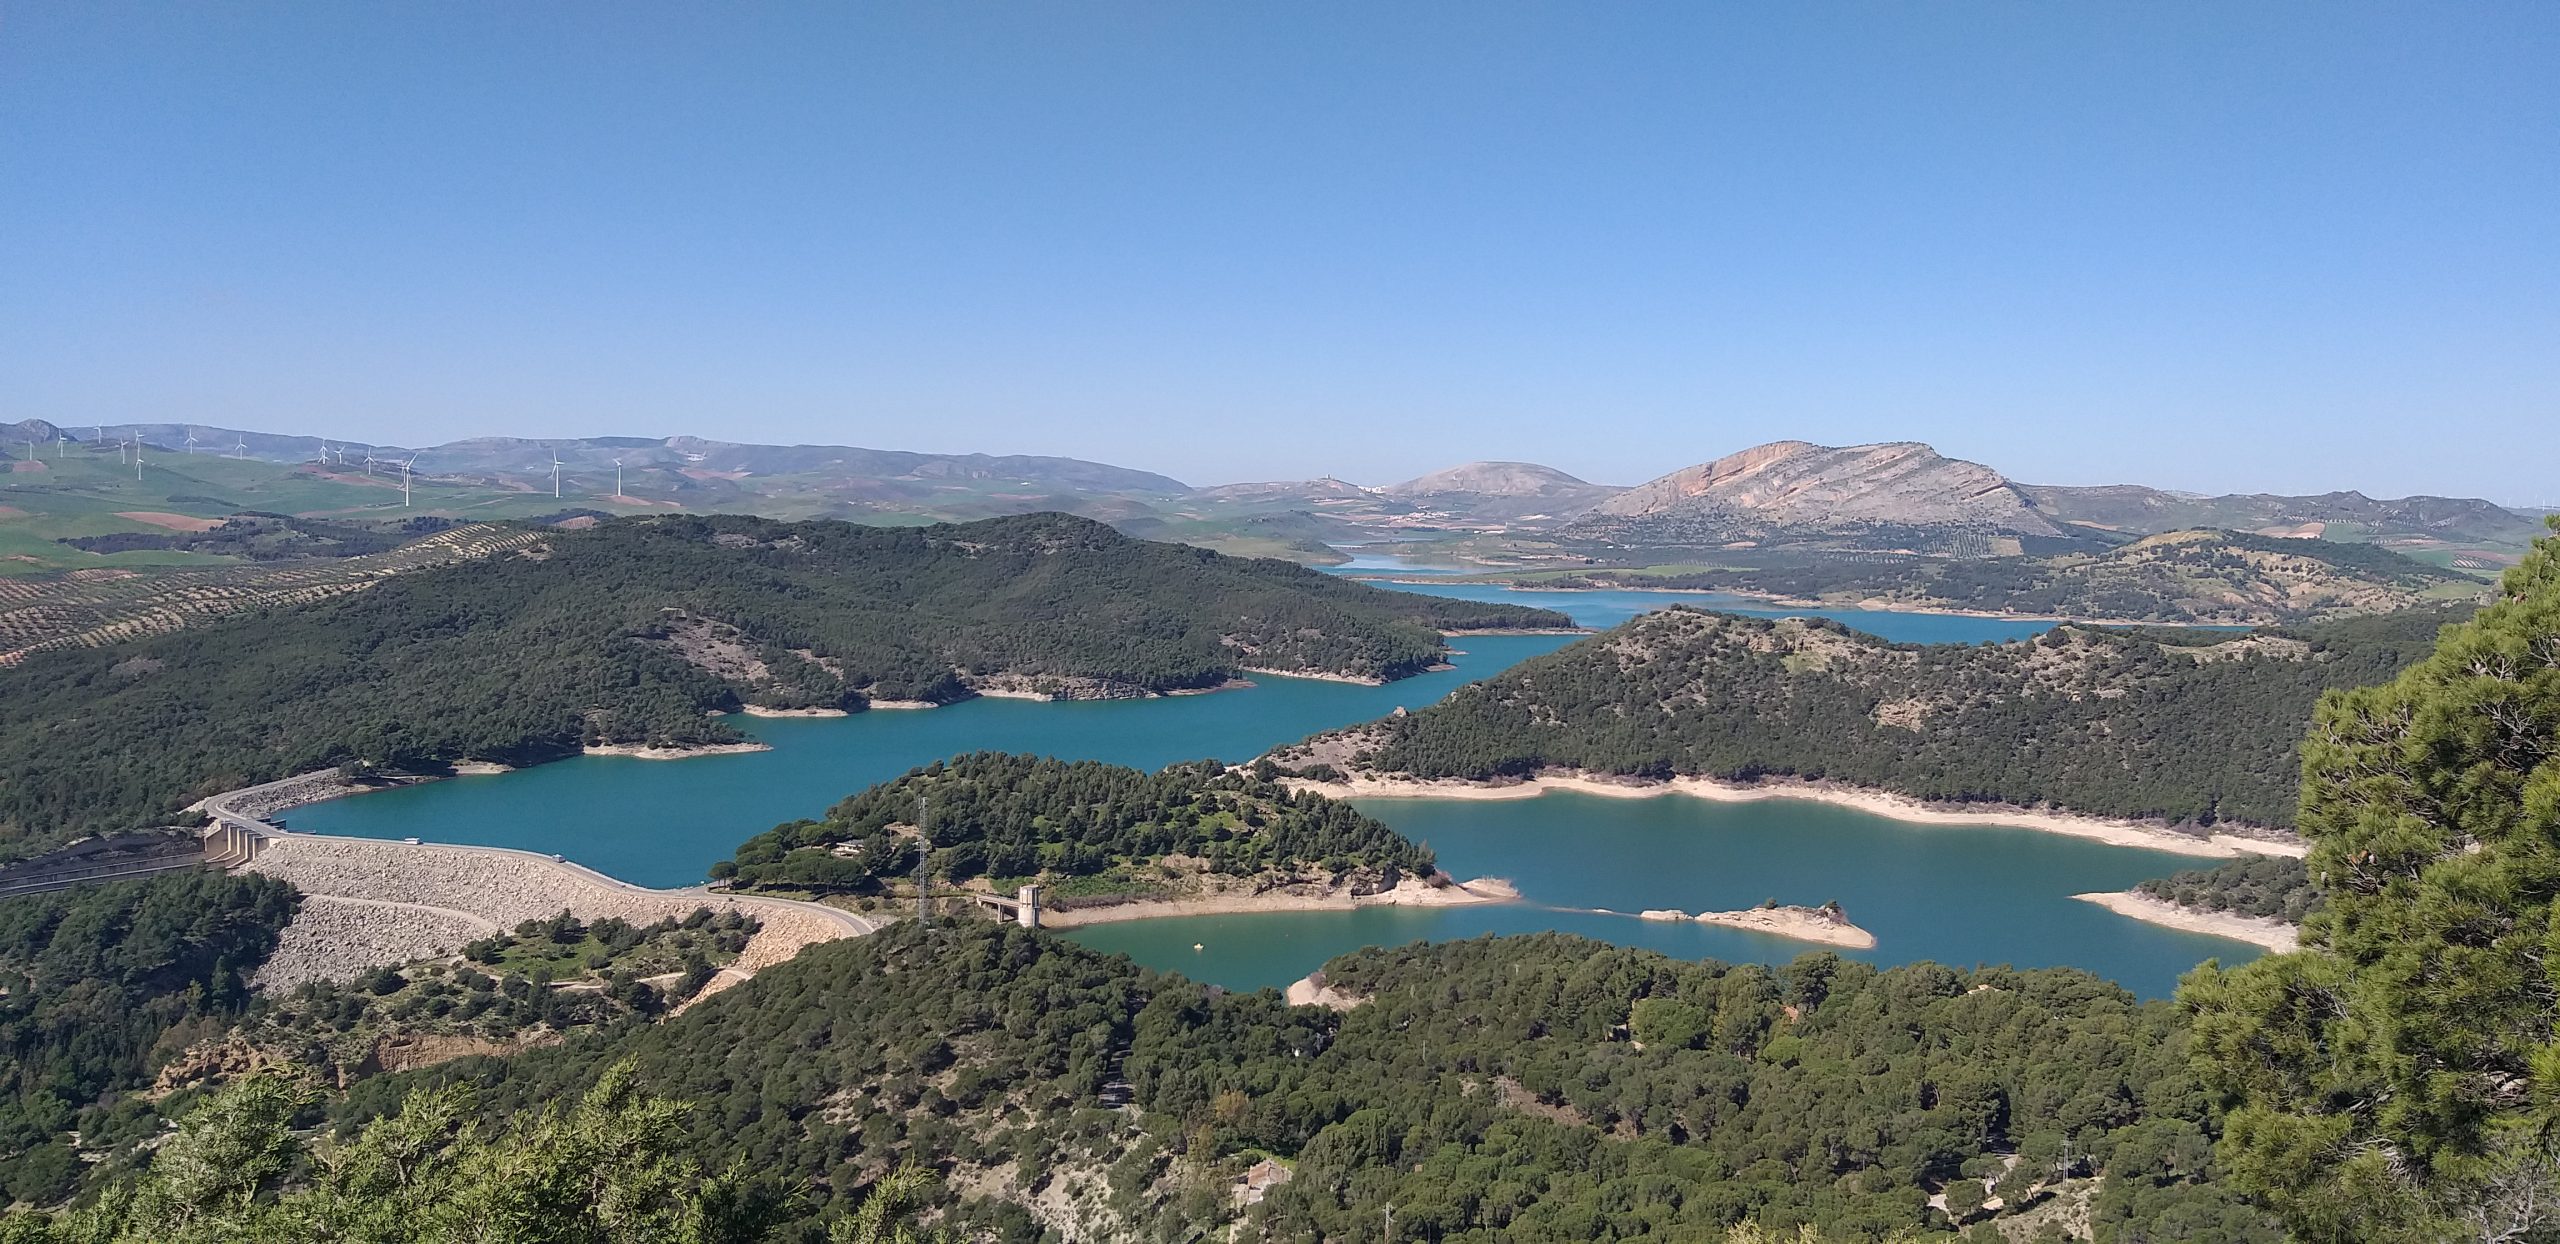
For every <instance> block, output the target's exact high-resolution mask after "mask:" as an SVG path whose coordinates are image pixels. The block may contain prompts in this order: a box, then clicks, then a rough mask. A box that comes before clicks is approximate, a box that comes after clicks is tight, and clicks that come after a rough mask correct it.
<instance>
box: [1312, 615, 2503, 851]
mask: <svg viewBox="0 0 2560 1244" xmlns="http://www.w3.org/2000/svg"><path fill="white" fill-rule="evenodd" d="M2454 616H2458V615H2455V614H2449V613H2443V612H2438V611H2433V610H2427V611H2409V612H2403V613H2397V614H2386V615H2382V616H2378V617H2371V618H2355V619H2346V620H2341V621H2338V622H2332V623H2326V624H2323V625H2321V626H2317V627H2309V628H2304V629H2301V630H2294V631H2275V632H2262V633H2259V634H2256V635H2251V636H2245V637H2244V636H2239V635H2233V634H2228V633H2214V632H2195V631H2166V632H2162V631H2143V632H2131V633H2127V632H2118V631H2109V630H2104V629H2098V628H2092V627H2081V626H2064V627H2057V628H2055V629H2054V630H2052V631H2049V632H2046V633H2045V634H2043V635H2039V636H2036V637H2035V638H2032V639H2025V640H2017V641H2013V642H2009V643H2001V644H1982V645H1960V644H1947V645H1930V646H1919V645H1907V644H1891V643H1886V642H1884V641H1882V640H1879V639H1875V638H1872V637H1870V636H1867V635H1863V634H1860V633H1858V632H1856V631H1852V630H1849V629H1847V628H1846V627H1843V626H1840V625H1839V624H1837V623H1833V622H1828V621H1823V620H1820V619H1796V618H1788V619H1778V620H1767V619H1759V618H1746V617H1736V616H1731V615H1726V614H1717V613H1708V612H1702V611H1699V610H1695V609H1688V608H1675V609H1668V610H1664V611H1662V612H1659V613H1653V614H1647V615H1645V616H1643V617H1640V618H1637V619H1635V620H1634V621H1632V622H1628V623H1626V624H1625V625H1623V626H1620V627H1618V628H1617V629H1616V630H1613V631H1610V632H1608V633H1607V634H1604V635H1599V636H1595V637H1593V638H1590V639H1586V640H1583V641H1580V642H1578V643H1575V644H1572V645H1569V646H1567V647H1565V648H1562V649H1559V650H1558V651H1556V652H1553V653H1549V654H1547V655H1545V656H1542V657H1537V658H1533V659H1531V660H1528V661H1524V662H1522V663H1521V664H1519V665H1517V666H1515V667H1513V668H1512V669H1510V670H1508V671H1506V672H1505V673H1503V674H1501V675H1500V676H1498V677H1495V678H1492V679H1488V680H1486V681H1484V682H1482V683H1477V684H1474V685H1472V686H1468V687H1463V688H1460V689H1459V690H1458V691H1457V692H1455V693H1454V694H1452V695H1451V696H1450V697H1449V698H1448V699H1447V700H1445V701H1443V702H1442V703H1440V704H1439V705H1437V706H1434V707H1432V708H1427V709H1424V710H1422V711H1420V712H1417V713H1414V714H1412V715H1410V716H1407V717H1396V718H1389V719H1387V720H1383V721H1378V722H1373V723H1370V724H1368V725H1364V726H1357V727H1353V728H1350V729H1348V730H1344V731H1338V732H1335V733H1332V734H1327V735H1320V736H1318V737H1317V738H1315V739H1311V740H1309V741H1307V742H1305V743H1302V744H1297V745H1294V746H1292V747H1288V748H1283V749H1281V750H1279V751H1277V752H1275V753H1273V755H1272V757H1271V759H1272V760H1273V761H1274V762H1275V763H1276V764H1278V765H1279V766H1281V767H1282V768H1285V769H1291V770H1296V771H1301V772H1305V773H1307V774H1310V775H1313V776H1319V777H1331V776H1336V775H1339V774H1346V773H1347V774H1352V775H1370V776H1409V777H1417V778H1429V779H1437V778H1452V779H1465V780H1477V781H1482V780H1494V779H1506V778H1520V777H1529V776H1534V775H1536V774H1538V773H1539V772H1541V771H1543V770H1550V769H1559V770H1576V771H1584V772H1590V773H1598V774H1615V775H1624V776H1630V777H1641V778H1653V779H1660V778H1670V777H1674V776H1698V777H1711V778H1719V779H1727V780H1735V781H1746V782H1747V781H1754V780H1758V779H1762V778H1770V777H1784V778H1793V779H1799V780H1804V781H1831V782H1842V783H1848V784H1852V785H1856V786H1864V787H1874V788H1880V789H1883V790H1888V791H1893V792H1896V793H1899V794H1903V795H1907V796H1911V797H1913V798H1918V799H1924V800H1937V801H1947V802H1954V803H2002V804H2017V805H2023V806H2030V807H2051V808H2057V809H2062V810H2067V811H2072V812H2080V813H2089V814H2095V815H2103V816H2115V817H2129V818H2143V819H2157V820H2160V821H2164V822H2169V823H2173V824H2184V825H2196V826H2204V825H2222V824H2228V823H2238V824H2243V825H2256V826H2272V827H2289V826H2291V825H2292V824H2293V822H2294V815H2293V812H2294V801H2295V800H2294V786H2295V776H2296V773H2297V772H2298V770H2299V766H2300V759H2299V750H2298V749H2299V741H2300V739H2301V738H2302V732H2303V727H2304V723H2306V722H2307V721H2309V720H2310V717H2311V710H2312V706H2313V705H2314V704H2315V703H2317V702H2318V700H2319V698H2320V695H2321V694H2322V693H2323V692H2324V691H2327V690H2330V689H2332V688H2338V687H2354V686H2362V685H2366V684H2369V683H2375V682H2380V681H2384V680H2387V679H2388V678H2390V677H2391V676H2392V675H2393V674H2394V673H2395V672H2397V671H2398V670H2400V669H2401V668H2402V667H2404V666H2406V665H2408V664H2409V663H2410V662H2412V661H2414V660H2416V659H2417V658H2419V657H2420V656H2423V655H2424V654H2425V653H2426V652H2427V651H2428V650H2429V649H2430V648H2431V647H2433V645H2434V642H2435V636H2436V632H2437V630H2438V629H2439V628H2440V627H2441V626H2442V625H2443V624H2444V623H2445V622H2447V621H2448V620H2450V619H2451V618H2452V617H2454Z"/></svg>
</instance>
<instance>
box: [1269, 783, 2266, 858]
mask: <svg viewBox="0 0 2560 1244" xmlns="http://www.w3.org/2000/svg"><path fill="white" fill-rule="evenodd" d="M1286 781H1287V784H1288V785H1290V786H1292V787H1296V788H1298V789H1301V790H1312V791H1315V792H1316V793H1318V794H1321V795H1330V796H1332V797H1334V798H1336V799H1530V798H1535V797H1536V796H1539V795H1542V794H1545V793H1547V792H1548V791H1551V790H1561V791H1574V792H1577V793H1580V794H1586V795H1602V796H1606V797H1608V798H1612V799H1647V798H1652V797H1654V796H1657V795H1692V796H1695V797H1697V798H1700V799H1712V800H1715V801H1717V802H1720V803H1749V802H1752V801H1755V800H1761V799H1807V800H1812V801H1814V802H1817V803H1828V804H1833V805H1836V806H1839V807H1844V808H1855V809H1857V810H1858V811H1860V812H1867V813H1872V814H1874V815H1876V816H1881V817H1887V818H1890V819H1892V820H1897V821H1902V822H1905V823H1907V824H1913V825H2006V826H2011V827H2014V828H2019V829H2036V830H2043V831H2045V832H2047V833H2054V834H2067V835H2070V836H2071V837H2074V838H2088V839H2092V840H2095V841H2098V842H2104V843H2108V844H2110V845H2113V846H2120V847H2145V848H2149V849H2151V850H2154V851H2172V852H2176V853H2178V854H2180V855H2195V856H2203V857H2207V858H2211V859H2229V858H2232V857H2234V856H2241V855H2286V856H2299V855H2301V854H2303V853H2304V852H2305V851H2306V850H2308V849H2309V848H2307V847H2305V846H2304V845H2302V844H2301V843H2298V842H2275V841H2267V840H2264V839H2258V838H2244V837H2241V836H2239V835H2237V834H2215V835H2213V836H2211V837H2209V838H2198V837H2195V836H2193V835H2189V834H2181V833H2178V832H2176V831H2174V830H2170V829H2165V828H2162V827H2160V826H2156V825H2145V824H2142V823H2140V822H2136V821H2118V820H2110V819H2106V818H2103V817H2094V816H2081V815H2078V814H2076V813H2070V812H2048V811H2039V810H2036V809H2031V808H1979V809H1977V808H1971V807H1961V806H1955V807H1950V806H1941V805H1932V804H1927V803H1923V802H1921V801H1919V800H1917V799H1908V798H1905V797H1903V796H1901V795H1896V794H1893V793H1891V792H1888V791H1880V790H1868V789H1862V788H1854V787H1838V786H1816V785H1814V784H1812V783H1810V782H1782V781H1765V782H1760V783H1756V784H1751V785H1745V784H1743V783H1739V782H1720V781H1717V780H1715V779H1713V778H1699V777H1678V778H1673V779H1671V780H1670V781H1668V782H1645V783H1641V784H1636V783H1630V782H1626V781H1618V780H1611V779H1606V778H1595V777H1592V776H1590V775H1588V774H1578V773H1561V774H1548V775H1544V776H1540V777H1536V778H1530V779H1526V780H1523V781H1518V782H1509V783H1502V784H1495V783H1489V782H1467V781H1458V780H1441V781H1420V780H1395V779H1387V778H1374V777H1355V778H1352V779H1350V780H1349V781H1346V782H1317V781H1311V780H1309V779H1306V778H1290V779H1286Z"/></svg>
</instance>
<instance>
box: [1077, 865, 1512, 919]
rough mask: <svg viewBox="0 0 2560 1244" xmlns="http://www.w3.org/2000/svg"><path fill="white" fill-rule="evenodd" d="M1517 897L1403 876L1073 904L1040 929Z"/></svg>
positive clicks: (1485, 880)
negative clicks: (1376, 885)
mask: <svg viewBox="0 0 2560 1244" xmlns="http://www.w3.org/2000/svg"><path fill="white" fill-rule="evenodd" d="M1519 897H1520V891H1519V890H1518V889H1516V888H1514V887H1513V886H1512V884H1511V883H1510V882H1508V881H1504V880H1502V879H1500V878H1497V877H1479V878H1477V879H1475V880H1473V881H1464V882H1451V883H1449V884H1447V885H1438V886H1435V885H1432V884H1431V883H1429V882H1427V881H1421V880H1417V879H1414V878H1410V877H1409V878H1406V879H1405V880H1404V881H1403V882H1401V883H1399V884H1397V886H1396V887H1395V888H1394V889H1392V890H1388V891H1386V892H1384V893H1380V894H1358V895H1355V894H1353V893H1351V891H1350V890H1349V889H1348V888H1343V889H1336V890H1329V891H1326V892H1324V893H1321V894H1292V893H1289V892H1287V891H1283V890H1266V891H1264V892H1262V893H1260V894H1210V895H1203V896H1201V897H1199V898H1177V899H1143V900H1140V901H1138V902H1134V903H1114V904H1112V905H1111V906H1108V907H1078V908H1073V909H1069V910H1064V911H1061V910H1057V909H1054V908H1045V907H1044V908H1042V909H1041V911H1040V927H1042V928H1044V929H1072V928H1076V927H1079V926H1081V925H1088V924H1117V923H1119V922H1121V921H1124V920H1159V919H1163V918H1165V917H1168V916H1234V915H1244V914H1248V913H1253V912H1274V911H1353V910H1356V909H1358V908H1362V907H1464V906H1471V905H1474V904H1478V903H1509V902H1515V901H1517V900H1518V899H1519Z"/></svg>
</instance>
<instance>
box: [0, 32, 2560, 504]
mask: <svg viewBox="0 0 2560 1244" xmlns="http://www.w3.org/2000/svg"><path fill="white" fill-rule="evenodd" d="M2556 65H2560V4H2554V3H2550V2H2549V0H2535V2H2532V3H2521V4H2495V3H2460V4H2420V3H2409V4H2396V5H2366V4H2347V3H2332V2H2326V0H2323V2H2321V3H2302V4H2284V3H2236V4H2235V3H2225V2H2220V0H2216V2H2212V3H2192V4H2179V3H2142V4H2108V3H2066V4H2054V3H1932V4H1910V3H1891V4H1881V5H1844V4H1794V3H1749V4H1729V5H1715V4H1704V3H1692V2H1686V0H1684V2H1682V3H1671V4H1662V5H1639V4H1602V5H1582V4H1563V3H1556V4H1536V5H1530V4H1509V3H1456V4H1434V3H1397V4H1387V5H1377V4H1343V5H1324V4H1313V3H1288V4H1250V3H1230V2H1225V0H1216V2H1211V0H1203V2H1201V3H1195V4H1187V5H1167V4H1136V3H1111V4H1068V3H1042V4H1019V3H1000V4H970V3H947V2H938V3H931V4H914V5H880V4H861V5H856V4H841V3H826V4H810V5H732V4H693V5H664V6H662V5H654V4H631V3H615V4H604V3H544V4H523V3H503V4H499V3H436V4H397V3H356V4H344V3H309V4H301V5H278V4H260V3H219V4H185V5H177V4H171V5H122V4H109V3H91V2H88V0H79V2H68V0H12V2H11V3H9V4H7V5H6V7H0V419H14V418H19V417H24V416H29V415H34V416H41V417H46V418H52V419H55V420H57V421H60V422H65V423H74V424H86V423H95V422H99V421H106V422H116V421H123V420H146V419H147V420H198V421H204V422H211V423H227V424H237V425H245V426H251V427H257V428H265V429H272V430H277V431H305V432H326V433H330V434H333V435H339V436H345V437H350V438H355V439H362V440H381V441H394V442H407V443H418V442H427V441H434V440H442V439H447V438H452V437H458V436H466V435H477V434H487V433H511V434H518V435H592V434H605V433H620V434H638V435H667V434H673V433H687V432H689V433H696V434H701V435H706V436H715V437H723V438H728V439H738V440H779V441H833V442H848V443H853V444H861V445H871V446H878V447H884V448H914V449H935V450H985V451H991V452H1039V453H1061V454H1072V455H1076V456H1080V457H1088V458H1098V459H1103V460H1107V461H1113V462H1119V463H1123V464H1126V465H1130V466H1137V467H1145V468H1151V469H1156V470H1162V471H1166V472H1168V473H1171V474H1174V475H1176V476H1179V477H1181V478H1184V479H1187V480H1191V481H1193V482H1199V483H1211V482H1220V481H1225V480H1233V479H1244V478H1292V477H1300V476H1306V475H1313V474H1321V473H1326V472H1330V473H1333V474H1336V475H1340V476H1343V477H1345V478H1349V479H1356V480H1362V481H1365V482H1386V481H1389V480H1392V479H1396V478H1400V477H1403V476H1406V475H1410V474H1415V473H1418V472H1420V471H1423V470H1426V469H1430V468H1434V467H1438V466H1442V465H1446V464H1449V463H1452V462H1456V461H1459V460H1463V459H1469V458H1522V459H1531V460H1537V461H1544V462H1548V463H1551V464H1553V465H1556V466H1559V467H1563V468H1565V469H1567V470H1570V471H1573V472H1575V473H1577V474H1580V475H1584V476H1586V477H1589V478H1594V479H1599V480H1604V481H1610V482H1622V483H1623V482H1634V481H1636V480H1640V479H1642V478H1645V477H1648V476H1651V475H1654V474H1658V473H1661V472H1663V471H1666V470H1670V469H1672V468H1674V467H1677V466H1680V465H1683V464H1686V463H1689V462H1693V461H1698V460H1702V459H1705V458H1709V457H1713V456H1715V455H1718V454H1722V453H1725V452H1729V451H1731V450H1734V449H1737V448H1740V447H1743V446H1745V445H1749V444H1753V443H1757V442H1760V441H1764V440H1771V439H1776V438H1780V437H1799V438H1803V439H1808V440H1816V441H1823V442H1827V443H1834V444H1844V443H1851V442H1858V441H1867V440H1883V439H1912V440H1926V441H1930V442H1932V443H1934V444H1936V445H1937V446H1938V447H1940V448H1941V449H1943V450H1945V451H1946V452H1948V453H1952V454H1957V455H1961V456H1965V457H1971V458H1976V459H1979V460H1982V461H1985V462H1989V463H1991V464H1993V465H1994V466H1997V467H1999V468H2001V469H2003V470H2005V471H2007V472H2008V473H2010V474H2011V475H2013V476H2015V477H2018V478H2022V479H2026V480H2029V481H2034V482H2053V483H2102V482H2113V481H2138V482H2145V483H2153V484H2158V485H2162V486H2168V487H2187V488H2197V489H2210V490H2225V489H2250V490H2255V489H2269V490H2281V491H2310V490H2323V489H2328V488H2350V487H2351V488H2360V489H2363V490H2365V491H2367V492H2371V493H2375V494H2378V495H2398V494H2401V493H2406V492H2419V491H2425V492H2444V493H2457V494H2468V495H2487V496H2491V497H2494V498H2498V499H2502V500H2508V501H2516V502H2537V501H2545V500H2560V71H2555V69H2554V66H2556Z"/></svg>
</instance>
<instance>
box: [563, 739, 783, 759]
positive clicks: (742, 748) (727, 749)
mask: <svg viewBox="0 0 2560 1244" xmlns="http://www.w3.org/2000/svg"><path fill="white" fill-rule="evenodd" d="M772 750H773V746H772V745H771V744H769V743H697V744H692V745H689V746H684V747H651V746H649V745H648V744H645V743H590V744H588V745H587V746H586V748H585V749H584V752H585V754H586V755H589V756H628V757H630V758H631V759H633V760H691V759H693V758H694V757H696V756H740V755H744V754H746V753H748V752H769V751H772Z"/></svg>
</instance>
